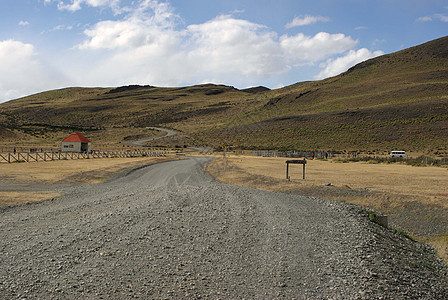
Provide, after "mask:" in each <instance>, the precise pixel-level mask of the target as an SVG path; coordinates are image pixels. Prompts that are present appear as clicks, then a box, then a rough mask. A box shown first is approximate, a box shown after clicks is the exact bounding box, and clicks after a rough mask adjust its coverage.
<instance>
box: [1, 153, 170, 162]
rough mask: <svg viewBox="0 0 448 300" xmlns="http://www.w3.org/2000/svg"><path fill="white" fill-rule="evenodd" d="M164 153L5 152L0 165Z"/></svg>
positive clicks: (163, 154)
mask: <svg viewBox="0 0 448 300" xmlns="http://www.w3.org/2000/svg"><path fill="white" fill-rule="evenodd" d="M165 154H166V153H165V151H93V152H90V153H77V152H16V153H14V152H6V153H0V163H14V162H33V161H51V160H68V159H92V158H125V157H145V156H148V157H159V156H165Z"/></svg>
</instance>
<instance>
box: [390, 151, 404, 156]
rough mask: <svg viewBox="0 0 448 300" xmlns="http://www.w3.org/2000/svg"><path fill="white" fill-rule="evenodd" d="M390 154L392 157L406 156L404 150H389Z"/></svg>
mask: <svg viewBox="0 0 448 300" xmlns="http://www.w3.org/2000/svg"><path fill="white" fill-rule="evenodd" d="M390 156H392V157H406V152H405V151H391V152H390Z"/></svg>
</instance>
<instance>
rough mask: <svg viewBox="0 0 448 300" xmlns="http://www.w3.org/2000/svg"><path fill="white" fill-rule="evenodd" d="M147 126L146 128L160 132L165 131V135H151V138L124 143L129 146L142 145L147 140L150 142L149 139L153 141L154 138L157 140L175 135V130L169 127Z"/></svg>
mask: <svg viewBox="0 0 448 300" xmlns="http://www.w3.org/2000/svg"><path fill="white" fill-rule="evenodd" d="M147 128H148V129H152V130H158V131H162V132H164V133H165V135H163V136H158V137H153V138H148V139H144V140H138V141H132V142H129V143H126V144H127V145H129V146H136V147H143V146H145V144H146V143H148V142H151V141H154V140H158V139H161V138H166V137H170V136H173V135H177V132H176V131H173V130H169V129H166V128H160V127H147Z"/></svg>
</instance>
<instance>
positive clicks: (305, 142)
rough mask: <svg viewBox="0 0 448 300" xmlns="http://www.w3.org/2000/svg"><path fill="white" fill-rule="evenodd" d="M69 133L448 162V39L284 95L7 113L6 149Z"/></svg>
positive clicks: (167, 93)
mask: <svg viewBox="0 0 448 300" xmlns="http://www.w3.org/2000/svg"><path fill="white" fill-rule="evenodd" d="M63 126H71V127H73V128H75V127H76V128H81V129H83V130H85V131H91V132H93V131H98V130H106V128H128V129H129V132H130V134H131V133H132V131H133V130H137V129H138V130H140V131H141V128H142V127H146V126H162V127H163V126H165V127H169V128H173V129H177V130H179V131H181V132H183V133H184V134H185V136H188V137H189V138H188V139H186V140H183V141H176V143H188V144H195V145H212V146H215V147H218V146H220V145H222V144H226V145H232V146H234V147H238V148H242V149H284V150H286V149H289V150H292V149H296V150H317V149H322V150H334V151H376V152H381V151H387V150H390V149H405V150H408V151H420V152H422V151H423V152H427V153H433V154H446V153H447V150H448V130H447V129H448V37H443V38H440V39H437V40H434V41H430V42H428V43H425V44H422V45H419V46H416V47H412V48H409V49H405V50H402V51H399V52H396V53H392V54H388V55H383V56H380V57H376V58H374V59H370V60H368V61H365V62H363V63H360V64H358V65H356V66H354V67H352V68H351V69H349V70H348V71H347V72H345V73H342V74H340V75H338V76H335V77H332V78H328V79H325V80H320V81H310V82H300V83H297V84H294V85H291V86H287V87H284V88H281V89H276V90H269V89H267V88H263V87H257V88H251V89H246V90H238V89H236V88H233V87H229V86H223V85H214V84H204V85H197V86H190V87H179V88H161V87H153V86H137V85H134V86H126V87H118V88H66V89H62V90H55V91H48V92H43V93H40V94H36V95H31V96H28V97H24V98H21V99H17V100H13V101H9V102H7V103H3V104H1V105H0V136H1V137H2V140H4V141H8V142H10V143H14V142H15V141H17V140H21V141H26V140H27V138H26V137H27V135H28V136H29V135H32V134H33V130H40V132H42V130H43V131H48V130H50V129H51V130H52V131H57V130H65V131H69V130H70V129H69V128H67V127H63ZM41 135H42V134H41ZM34 136H35V135H34ZM49 139H50V140H51V138H49V137H47V138H45V137H42V138H41V139H40V140H39V139H38V138H37V140H39V141H40V142H43V141H46V142H49ZM35 140H36V139H35ZM37 140H36V141H37ZM162 141H163V140H162ZM158 142H159V143H160V142H161V140H159V141H158ZM164 142H165V143H166V144H170V143H171V142H170V141H168V140H166V141H164Z"/></svg>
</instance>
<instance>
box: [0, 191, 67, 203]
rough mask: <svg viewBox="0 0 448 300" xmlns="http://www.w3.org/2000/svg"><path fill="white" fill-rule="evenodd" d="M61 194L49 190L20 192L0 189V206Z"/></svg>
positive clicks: (34, 200) (40, 199)
mask: <svg viewBox="0 0 448 300" xmlns="http://www.w3.org/2000/svg"><path fill="white" fill-rule="evenodd" d="M59 196H61V194H59V193H56V192H51V191H42V192H41V191H39V192H21V191H0V206H2V205H18V204H23V203H26V202H36V201H42V200H46V199H50V198H56V197H59Z"/></svg>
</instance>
